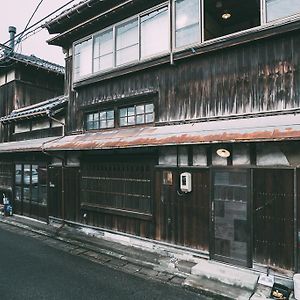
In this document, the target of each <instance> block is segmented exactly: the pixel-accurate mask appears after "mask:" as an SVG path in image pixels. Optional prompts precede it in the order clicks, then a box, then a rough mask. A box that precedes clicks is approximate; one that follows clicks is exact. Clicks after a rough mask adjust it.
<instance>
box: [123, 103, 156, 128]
mask: <svg viewBox="0 0 300 300" xmlns="http://www.w3.org/2000/svg"><path fill="white" fill-rule="evenodd" d="M119 121H120V126H130V125H139V124H147V123H152V122H154V106H153V104H140V105H134V106H129V107H124V108H120V110H119Z"/></svg>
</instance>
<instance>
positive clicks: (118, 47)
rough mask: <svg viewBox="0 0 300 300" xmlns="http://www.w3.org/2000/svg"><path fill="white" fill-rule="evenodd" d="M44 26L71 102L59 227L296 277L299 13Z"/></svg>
mask: <svg viewBox="0 0 300 300" xmlns="http://www.w3.org/2000/svg"><path fill="white" fill-rule="evenodd" d="M45 27H46V28H47V29H48V31H49V33H50V34H55V36H54V37H53V38H52V39H50V40H49V43H50V44H52V45H58V46H61V47H62V48H63V49H64V51H65V53H66V85H67V94H68V97H69V105H68V115H67V123H66V132H67V136H65V137H64V138H62V139H59V140H57V141H54V142H49V143H47V145H46V147H45V151H47V153H52V155H56V156H59V157H60V158H61V159H57V161H54V162H55V163H56V164H53V165H52V163H51V162H50V165H49V170H48V175H49V182H48V183H49V185H48V186H49V194H48V196H49V199H48V201H49V215H50V216H54V217H59V218H62V219H66V220H71V221H76V222H84V223H86V224H89V225H94V226H99V227H102V228H107V229H111V230H115V231H119V232H126V233H129V234H133V235H136V236H141V237H146V238H150V239H155V240H159V241H165V242H168V243H171V244H176V245H181V246H185V247H188V248H193V249H197V250H199V251H201V252H202V253H204V254H206V255H208V256H209V257H210V258H212V259H217V260H221V261H225V262H229V263H233V264H238V265H243V266H247V267H254V268H256V267H258V266H261V265H262V266H267V265H269V266H271V267H273V268H274V269H276V270H277V271H282V272H288V271H296V270H297V269H298V261H299V259H298V254H299V251H298V245H299V242H298V239H299V232H300V230H299V228H298V227H299V224H298V223H299V221H298V220H299V209H300V205H299V201H300V200H299V195H300V192H299V191H300V190H299V189H300V173H299V168H298V166H299V165H300V147H299V146H300V143H299V138H300V114H299V107H300V98H299V96H300V53H299V48H298V45H300V2H299V1H294V0H277V1H274V0H251V1H233V0H169V1H160V0H153V1H142V0H110V1H108V0H103V1H97V0H87V1H83V2H81V3H79V4H78V5H77V6H75V7H73V8H71V9H69V10H67V11H65V12H64V13H62V14H60V15H59V16H57V17H56V18H54V19H52V20H51V21H49V22H47V23H46V24H45ZM58 161H59V162H58ZM61 191H63V193H62V192H61Z"/></svg>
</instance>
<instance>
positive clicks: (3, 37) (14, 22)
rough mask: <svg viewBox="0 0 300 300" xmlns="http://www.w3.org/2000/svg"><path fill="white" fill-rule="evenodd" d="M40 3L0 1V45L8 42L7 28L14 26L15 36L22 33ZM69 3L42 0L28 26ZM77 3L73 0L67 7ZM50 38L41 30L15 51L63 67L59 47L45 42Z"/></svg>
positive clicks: (31, 1)
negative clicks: (15, 29)
mask: <svg viewBox="0 0 300 300" xmlns="http://www.w3.org/2000/svg"><path fill="white" fill-rule="evenodd" d="M40 1H41V0H0V4H1V7H2V8H1V9H0V43H4V42H6V41H7V40H9V33H8V27H9V26H15V27H16V28H17V34H18V33H20V32H21V31H23V29H24V28H25V26H26V24H27V22H28V20H29V19H30V17H31V15H32V14H33V12H34V10H35V8H36V7H37V5H38V4H39V3H40ZM69 1H70V0H43V2H42V4H41V5H40V7H39V9H38V10H37V12H36V14H35V16H34V17H33V19H32V21H31V22H30V24H29V26H30V25H31V24H34V23H36V22H37V21H39V20H41V19H42V18H43V17H45V16H47V15H49V14H50V13H52V12H53V11H55V10H56V9H58V8H59V7H61V6H63V5H64V4H66V3H68V2H69ZM78 2H80V0H75V1H74V2H72V3H71V4H69V5H68V6H67V7H70V6H73V5H75V4H77V3H78ZM57 14H59V13H56V14H55V15H57ZM43 23H44V22H43ZM51 37H52V36H51V35H49V34H48V31H47V30H46V29H43V30H42V31H40V32H39V33H37V34H35V35H32V36H31V37H29V38H27V39H26V40H25V41H23V42H22V43H21V44H20V45H19V46H18V47H17V48H16V50H17V51H18V52H21V53H23V54H27V55H30V54H34V55H35V56H38V57H40V58H43V59H46V60H49V61H51V62H55V63H58V64H60V65H64V55H63V53H62V49H61V47H58V46H50V45H48V44H47V42H46V40H48V39H49V38H51Z"/></svg>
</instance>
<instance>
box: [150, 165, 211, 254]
mask: <svg viewBox="0 0 300 300" xmlns="http://www.w3.org/2000/svg"><path fill="white" fill-rule="evenodd" d="M165 171H167V172H171V173H172V182H169V183H167V182H165V179H164V176H166V175H164V172H165ZM188 171H189V172H191V173H192V192H191V193H188V194H183V193H181V192H180V190H179V187H178V182H179V174H180V173H181V172H183V171H179V170H178V169H172V170H171V169H170V170H157V172H156V239H158V240H162V241H167V242H170V243H174V244H178V245H183V246H187V247H192V248H196V249H201V250H208V246H209V197H210V196H209V191H210V190H209V180H210V179H209V178H210V176H209V170H208V169H203V170H200V169H199V170H188Z"/></svg>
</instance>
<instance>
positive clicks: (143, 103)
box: [117, 102, 155, 128]
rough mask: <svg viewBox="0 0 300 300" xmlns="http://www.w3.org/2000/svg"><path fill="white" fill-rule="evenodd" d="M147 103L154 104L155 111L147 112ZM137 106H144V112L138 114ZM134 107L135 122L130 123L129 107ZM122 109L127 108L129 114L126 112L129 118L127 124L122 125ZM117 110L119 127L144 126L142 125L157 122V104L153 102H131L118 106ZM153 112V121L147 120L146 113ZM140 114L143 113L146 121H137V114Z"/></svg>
mask: <svg viewBox="0 0 300 300" xmlns="http://www.w3.org/2000/svg"><path fill="white" fill-rule="evenodd" d="M147 105H152V106H153V111H152V112H151V113H146V106H147ZM137 106H144V113H143V114H138V113H137V110H136V108H137ZM132 107H133V108H134V114H133V115H132V116H133V117H134V124H128V117H129V115H128V108H132ZM121 109H127V114H126V118H127V124H126V125H121V115H120V110H121ZM117 111H118V114H117V117H118V120H117V123H118V126H119V128H125V127H132V126H142V125H149V124H153V123H154V122H155V105H154V103H153V102H141V103H133V104H130V105H122V106H119V107H118V108H117ZM150 114H152V115H153V120H152V121H151V122H146V121H145V120H146V115H150ZM139 115H143V116H144V121H145V122H144V123H137V116H139Z"/></svg>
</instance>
